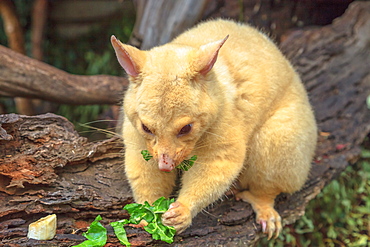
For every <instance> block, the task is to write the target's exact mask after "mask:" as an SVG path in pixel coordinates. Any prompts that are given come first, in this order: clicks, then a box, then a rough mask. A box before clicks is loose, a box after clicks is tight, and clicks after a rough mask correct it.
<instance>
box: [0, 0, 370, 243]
mask: <svg viewBox="0 0 370 247" xmlns="http://www.w3.org/2000/svg"><path fill="white" fill-rule="evenodd" d="M368 30H370V3H369V2H354V3H352V4H351V5H350V7H349V8H348V10H347V11H346V13H345V14H344V15H343V16H342V17H340V18H338V19H337V20H335V21H334V22H333V24H331V25H328V26H325V27H322V28H314V29H307V30H299V31H295V32H294V33H292V34H291V35H290V36H289V37H287V39H286V40H285V42H284V43H283V44H282V45H281V48H282V50H283V51H284V53H285V54H286V55H287V57H288V58H289V59H290V60H291V61H292V62H293V64H294V65H295V67H296V68H297V70H298V71H299V73H300V74H301V76H302V79H303V81H304V82H305V85H306V87H307V89H308V91H309V95H310V99H311V101H312V104H313V106H314V109H315V113H316V118H317V121H318V125H319V130H320V135H319V143H318V149H317V153H316V157H315V160H314V162H313V168H312V171H311V174H310V178H309V180H308V181H307V183H306V184H305V186H304V188H303V189H302V190H301V191H299V192H297V193H295V194H293V195H288V194H283V195H280V196H279V197H278V198H277V200H276V209H277V210H278V211H279V213H280V215H281V216H282V218H283V223H284V224H289V223H292V222H294V221H295V220H296V219H298V218H299V217H300V216H302V215H303V214H304V210H305V206H306V205H307V203H308V201H310V200H312V199H313V198H314V197H315V196H316V195H317V194H318V193H319V192H320V190H321V189H322V188H323V187H324V186H325V185H326V184H327V183H328V182H330V181H331V180H332V179H333V178H334V177H336V176H337V175H338V174H339V173H340V172H341V171H343V170H344V168H345V167H346V166H348V165H350V164H353V163H354V162H356V160H357V159H358V158H359V156H360V145H361V143H362V142H363V140H364V138H365V137H366V135H368V133H369V132H370V114H369V109H367V106H366V103H365V102H366V98H367V97H368V95H370V71H369V68H368V65H369V64H370V50H369V44H370V33H369V32H368ZM0 67H1V66H0ZM0 123H1V128H0V239H2V243H3V244H4V245H5V244H7V245H8V246H71V245H73V244H76V243H79V242H81V241H82V240H83V237H82V236H81V234H80V230H79V229H86V226H87V225H88V224H89V223H90V222H91V221H92V220H93V219H94V218H95V216H96V215H98V214H100V215H102V217H103V218H104V221H103V224H107V223H108V222H110V221H115V220H118V219H123V218H126V217H127V215H126V213H125V212H124V211H122V210H121V208H122V207H123V206H124V205H125V204H126V203H130V202H132V198H131V194H130V191H129V188H128V185H127V181H126V179H125V177H124V174H123V172H122V157H121V156H122V153H121V151H122V144H121V141H120V140H119V138H116V137H114V138H111V139H107V140H104V141H100V142H96V143H92V142H88V141H87V140H86V139H85V138H83V137H80V136H79V135H78V133H77V132H76V131H75V130H74V128H73V126H72V124H71V123H69V122H68V121H67V120H66V119H65V118H63V117H59V116H56V115H53V114H46V115H41V116H35V117H27V116H19V115H14V114H9V115H2V116H0ZM51 213H56V214H57V215H58V218H59V221H58V231H57V236H56V237H55V238H54V239H53V240H51V241H36V240H28V239H27V238H26V234H27V226H28V224H29V223H30V222H32V221H34V220H36V219H38V218H40V217H42V216H45V215H46V214H51ZM128 236H129V240H130V241H131V242H132V243H133V245H141V246H145V245H147V246H153V245H155V244H158V242H157V241H154V240H152V239H151V238H150V236H149V235H148V234H146V233H145V232H143V231H142V230H140V229H129V231H128ZM261 236H262V235H261V234H260V229H259V227H258V226H256V225H255V223H254V214H253V212H252V210H251V208H250V206H249V204H247V203H244V202H236V201H235V200H233V199H227V198H226V197H225V198H224V200H222V201H220V202H218V203H216V204H215V205H213V206H211V207H209V208H208V209H207V211H206V212H204V213H200V214H199V215H198V216H197V217H196V218H195V219H194V222H193V225H192V226H191V227H190V228H189V229H187V230H186V231H185V232H184V233H182V234H180V235H179V236H177V237H176V238H175V241H176V242H175V243H176V246H201V245H204V246H207V245H211V246H214V245H221V246H223V245H229V246H248V245H250V246H251V245H253V244H254V243H256V241H258V239H259V238H260V237H261ZM108 243H110V246H118V245H119V244H118V240H117V239H116V238H114V237H113V235H112V231H111V229H110V234H109V239H108ZM160 244H161V246H162V245H163V243H160Z"/></svg>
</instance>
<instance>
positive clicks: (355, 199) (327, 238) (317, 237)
mask: <svg viewBox="0 0 370 247" xmlns="http://www.w3.org/2000/svg"><path fill="white" fill-rule="evenodd" d="M369 194H370V150H367V149H364V150H363V151H362V159H361V161H360V162H358V163H357V164H355V165H353V166H349V167H348V168H347V169H346V170H345V171H344V172H343V173H342V174H341V176H340V177H339V178H338V179H336V180H333V181H332V182H331V183H330V184H329V185H327V186H326V187H325V188H324V189H323V190H322V192H321V193H320V194H319V195H318V196H317V197H316V198H315V199H314V200H312V201H311V202H310V203H309V204H308V206H307V208H306V214H305V215H304V216H303V217H302V218H301V219H299V220H298V221H297V222H296V223H295V224H292V225H290V226H285V227H284V229H283V233H282V234H281V235H280V236H279V238H278V239H275V240H270V241H267V239H263V240H262V241H261V242H260V244H259V246H260V247H265V246H269V247H283V246H284V247H286V246H302V247H303V246H304V247H309V246H317V247H321V246H325V247H326V246H328V247H336V246H340V247H360V246H364V247H368V246H370V235H369V234H370V195H369Z"/></svg>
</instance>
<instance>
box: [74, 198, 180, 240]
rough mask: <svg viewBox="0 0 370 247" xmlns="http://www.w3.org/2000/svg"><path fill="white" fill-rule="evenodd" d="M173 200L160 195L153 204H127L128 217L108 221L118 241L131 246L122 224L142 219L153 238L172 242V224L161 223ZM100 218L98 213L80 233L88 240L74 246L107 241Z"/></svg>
mask: <svg viewBox="0 0 370 247" xmlns="http://www.w3.org/2000/svg"><path fill="white" fill-rule="evenodd" d="M174 201H175V199H166V198H164V197H161V198H159V199H158V200H156V201H155V202H154V203H153V205H150V204H149V203H148V202H145V203H144V204H139V203H131V204H127V205H126V206H125V207H124V209H125V210H127V212H128V213H129V214H130V218H129V219H124V220H119V221H116V222H112V223H110V225H111V226H112V227H113V230H114V233H115V234H116V236H117V238H118V240H119V241H120V243H121V244H123V245H125V246H128V247H129V246H131V244H130V242H129V241H128V238H127V234H126V230H125V228H124V226H125V225H127V224H139V223H140V222H141V221H142V220H145V221H146V222H147V223H148V225H147V226H144V230H146V231H147V232H148V233H150V234H151V235H152V238H153V239H155V240H162V241H165V242H167V243H172V242H173V237H174V236H175V233H176V230H175V228H174V227H172V226H165V225H163V223H162V214H164V213H165V212H166V211H167V210H168V208H169V206H170V204H171V203H173V202H174ZM101 219H102V218H101V216H100V215H98V216H97V217H96V219H95V220H94V221H93V223H91V225H90V227H89V230H88V231H87V232H86V233H83V234H82V235H83V236H84V237H86V238H87V239H88V240H86V241H84V242H82V243H81V244H79V245H76V246H74V247H102V246H104V245H105V243H106V242H107V230H106V229H105V228H104V227H103V226H102V225H101V223H100V222H99V221H100V220H101Z"/></svg>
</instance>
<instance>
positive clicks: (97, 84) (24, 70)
mask: <svg viewBox="0 0 370 247" xmlns="http://www.w3.org/2000/svg"><path fill="white" fill-rule="evenodd" d="M0 57H1V59H0V88H1V90H0V96H8V97H16V96H22V97H27V98H37V99H43V100H48V101H51V102H55V103H60V104H76V105H88V104H117V103H119V102H120V100H121V99H122V92H123V91H124V89H125V88H126V86H127V84H128V81H127V79H126V78H123V77H116V76H105V75H96V76H81V75H72V74H69V73H66V72H64V71H62V70H59V69H57V68H55V67H52V66H50V65H48V64H45V63H43V62H40V61H37V60H35V59H32V58H29V57H26V56H23V55H22V54H19V53H17V52H14V51H12V50H10V49H8V48H5V47H3V46H0Z"/></svg>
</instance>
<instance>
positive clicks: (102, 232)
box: [74, 215, 107, 247]
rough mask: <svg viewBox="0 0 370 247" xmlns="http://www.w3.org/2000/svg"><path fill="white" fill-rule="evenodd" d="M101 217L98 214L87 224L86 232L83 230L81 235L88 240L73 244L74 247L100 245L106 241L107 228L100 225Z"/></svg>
mask: <svg viewBox="0 0 370 247" xmlns="http://www.w3.org/2000/svg"><path fill="white" fill-rule="evenodd" d="M100 220H102V217H101V216H100V215H98V216H97V217H96V218H95V220H94V221H93V222H92V223H91V225H90V226H89V229H88V230H87V232H84V233H83V234H82V236H84V237H85V238H87V239H88V240H86V241H84V242H82V243H80V244H78V245H75V246H74V247H102V246H104V245H105V243H106V242H107V229H105V228H104V226H102V224H101V223H100V222H99V221H100Z"/></svg>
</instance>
